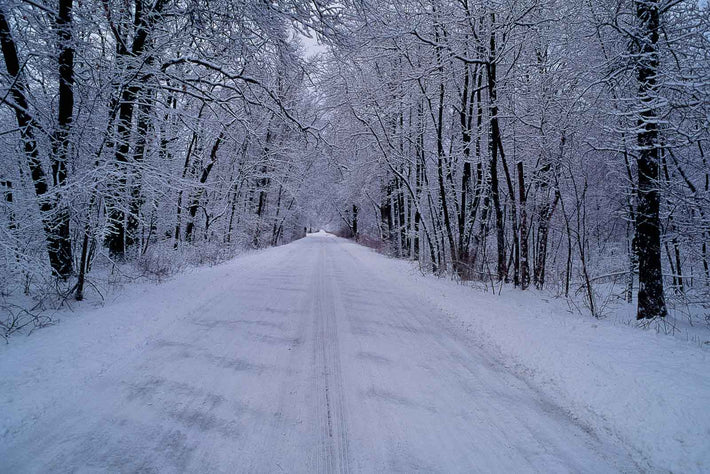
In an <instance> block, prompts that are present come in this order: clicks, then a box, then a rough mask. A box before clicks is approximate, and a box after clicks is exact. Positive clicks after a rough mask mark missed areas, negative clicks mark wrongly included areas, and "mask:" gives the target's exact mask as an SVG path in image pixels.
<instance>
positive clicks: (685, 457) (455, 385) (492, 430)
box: [0, 231, 710, 472]
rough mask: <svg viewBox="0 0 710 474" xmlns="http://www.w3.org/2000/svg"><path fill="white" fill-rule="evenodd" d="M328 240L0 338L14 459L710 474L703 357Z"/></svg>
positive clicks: (73, 466) (12, 466) (218, 467)
mask: <svg viewBox="0 0 710 474" xmlns="http://www.w3.org/2000/svg"><path fill="white" fill-rule="evenodd" d="M543 297H544V295H543V294H541V293H536V292H529V293H527V294H525V293H522V292H516V291H504V293H503V295H501V296H498V295H493V294H491V293H485V292H482V291H480V290H475V289H472V288H469V287H465V286H462V285H457V284H456V283H454V282H451V281H448V280H445V279H437V278H434V277H431V276H423V275H421V274H420V273H419V272H418V270H416V268H415V267H414V266H413V265H412V264H411V263H409V262H404V261H398V260H394V259H389V258H386V257H383V256H381V255H378V254H376V253H374V252H373V251H371V250H369V249H366V248H364V247H361V246H358V245H356V244H354V243H352V242H349V241H346V240H343V239H339V238H335V237H333V236H331V235H330V234H327V233H325V232H322V231H321V232H318V233H315V234H309V235H308V236H307V237H306V238H304V239H301V240H299V241H297V242H294V243H292V244H289V245H286V246H283V247H278V248H273V249H269V250H265V251H261V252H256V253H252V254H248V255H244V256H241V257H239V258H237V259H234V260H232V261H230V262H228V263H225V264H222V265H219V266H216V267H212V268H201V269H196V270H194V271H192V272H190V273H187V274H183V275H180V276H177V277H175V278H173V279H172V280H170V281H168V282H166V283H164V284H161V285H135V286H133V287H129V288H127V289H126V290H125V291H124V292H122V293H121V294H120V296H118V297H117V298H116V299H115V300H114V301H111V302H108V303H107V304H105V305H104V306H103V307H91V306H90V305H88V304H84V305H82V306H79V307H78V309H77V311H76V313H67V314H64V315H63V316H62V322H61V324H58V325H56V326H52V327H48V328H45V329H42V330H40V331H37V332H35V333H34V334H33V335H32V336H31V337H27V338H13V339H11V341H10V344H8V345H5V346H3V347H0V413H2V416H0V471H2V472H19V471H22V472H45V471H74V470H79V471H82V470H83V471H96V470H101V471H117V470H120V471H136V470H145V471H152V470H158V471H162V472H184V471H191V472H207V471H210V472H235V471H240V472H278V471H289V472H314V471H318V472H336V471H337V472H348V471H356V472H360V471H363V472H383V471H404V472H413V471H427V472H432V471H435V472H491V471H498V472H500V471H511V472H535V471H537V472H539V471H544V472H569V471H574V472H615V471H624V472H626V471H630V472H634V471H661V470H670V471H677V472H681V471H682V472H702V471H707V470H708V469H709V468H710V410H708V409H707V407H708V406H710V374H708V371H707V367H708V352H707V349H705V348H703V347H702V346H701V345H699V344H697V343H692V342H688V341H680V340H678V339H676V338H673V337H668V336H663V335H658V334H655V333H652V332H649V331H641V330H639V329H635V328H632V327H627V326H623V325H619V324H614V323H613V322H610V321H596V320H594V319H591V318H583V317H581V316H579V315H577V314H571V313H570V312H568V311H567V308H566V306H565V305H564V304H563V303H562V302H561V301H555V300H551V299H548V301H544V300H543Z"/></svg>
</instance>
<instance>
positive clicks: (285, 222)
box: [0, 0, 710, 335]
mask: <svg viewBox="0 0 710 474" xmlns="http://www.w3.org/2000/svg"><path fill="white" fill-rule="evenodd" d="M0 43H1V46H2V60H1V61H0V101H1V105H0V192H1V193H2V200H1V202H0V246H1V248H2V256H1V257H0V314H1V315H2V316H0V330H1V331H2V332H3V333H4V334H5V335H8V334H10V333H12V332H14V331H18V330H20V329H23V328H25V327H28V328H29V327H34V326H37V325H42V324H43V319H42V318H43V317H42V316H41V314H42V313H41V310H42V309H45V308H48V307H52V306H55V307H56V306H57V305H63V304H67V305H71V304H74V303H73V301H75V300H82V299H84V298H88V295H90V294H91V295H93V296H92V297H96V295H97V294H98V295H100V294H102V293H103V292H105V291H106V287H107V286H110V284H111V282H112V281H114V280H112V278H114V279H116V280H115V281H117V280H118V279H120V278H124V279H125V278H128V279H131V278H139V277H146V276H147V277H150V278H156V279H162V278H164V277H166V276H168V275H170V274H172V273H174V272H176V271H178V270H179V269H180V268H183V267H184V266H185V265H202V264H214V263H218V262H221V261H224V260H226V259H228V258H230V257H232V256H234V255H236V254H237V253H239V252H242V251H244V250H245V249H254V248H257V249H258V248H263V247H268V246H277V245H280V244H283V243H288V242H290V241H293V240H295V239H299V238H301V237H303V236H304V235H305V233H306V232H308V231H315V230H318V229H320V228H323V229H326V230H328V231H331V232H334V233H337V234H338V235H341V236H344V237H349V238H353V239H355V240H357V241H358V242H360V243H362V244H364V245H367V246H370V247H373V248H375V249H377V250H378V251H380V252H382V253H385V254H388V255H391V256H394V257H399V258H403V259H410V260H412V261H415V262H418V265H419V267H420V268H421V269H422V271H424V272H431V273H434V274H437V275H442V276H448V277H451V278H454V279H456V280H458V281H462V282H476V283H477V284H482V285H484V286H485V287H486V288H489V287H490V288H493V289H494V290H495V289H496V288H500V287H501V286H502V285H508V286H513V287H516V288H517V290H515V291H522V290H528V289H537V290H544V291H548V292H551V293H553V294H555V295H559V296H565V297H568V298H571V299H576V301H579V304H580V305H581V307H583V308H584V312H585V313H586V314H591V315H593V316H595V317H602V316H603V315H604V311H605V307H606V306H607V305H608V304H610V302H620V303H622V302H625V303H630V304H633V305H635V306H634V307H635V308H636V309H634V312H635V314H636V317H637V318H638V319H639V320H643V321H657V320H659V319H661V318H664V317H665V316H667V315H668V314H669V312H675V313H676V314H677V315H683V316H682V317H683V318H685V317H686V316H687V317H688V318H690V319H691V323H693V324H694V323H699V324H705V323H706V322H707V321H708V318H709V317H710V316H709V315H708V312H707V303H708V301H710V249H709V248H708V246H709V245H710V165H709V164H708V154H710V124H709V122H710V9H709V7H708V4H707V2H705V1H696V0H493V1H481V0H393V1H388V2H381V1H377V0H340V1H336V0H231V1H225V0H3V1H2V2H0ZM107 275H108V276H107ZM625 303H623V304H625ZM679 317H680V316H679Z"/></svg>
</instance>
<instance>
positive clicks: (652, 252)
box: [635, 0, 667, 319]
mask: <svg viewBox="0 0 710 474" xmlns="http://www.w3.org/2000/svg"><path fill="white" fill-rule="evenodd" d="M635 5H636V17H637V20H638V23H639V34H638V36H637V40H638V46H639V51H638V52H637V54H638V56H637V58H638V62H637V80H638V87H639V99H640V104H639V105H640V109H641V112H640V117H639V120H638V132H637V133H638V134H637V142H638V154H637V158H636V165H637V169H638V204H637V208H636V241H637V247H636V248H637V251H638V260H639V292H638V313H637V315H636V318H637V319H653V318H658V317H665V316H666V314H667V309H666V302H665V296H664V294H663V275H662V273H661V222H660V218H659V212H660V202H661V198H660V194H661V193H660V188H659V171H660V168H659V165H660V148H659V145H660V143H659V131H658V114H657V110H656V105H655V100H656V96H657V94H658V80H657V73H658V67H659V58H658V36H659V28H660V10H659V9H660V4H659V2H658V1H657V0H637V1H636V2H635Z"/></svg>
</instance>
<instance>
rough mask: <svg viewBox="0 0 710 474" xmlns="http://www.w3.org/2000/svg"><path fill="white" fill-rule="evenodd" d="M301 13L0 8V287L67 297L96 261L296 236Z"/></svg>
mask: <svg viewBox="0 0 710 474" xmlns="http://www.w3.org/2000/svg"><path fill="white" fill-rule="evenodd" d="M315 15H316V12H314V11H313V9H312V6H311V5H309V4H307V3H304V4H302V5H301V4H299V3H298V2H288V1H287V2H283V3H277V2H254V1H229V2H215V1H202V0H195V1H193V0H188V1H179V0H178V1H176V0H118V1H115V0H88V1H81V2H78V1H74V0H47V1H44V0H40V1H29V0H27V1H23V0H11V1H8V2H3V3H2V6H0V40H1V42H2V62H1V63H0V72H1V75H0V79H1V85H0V94H1V100H2V108H1V109H0V118H1V119H2V124H1V125H0V127H1V128H0V153H1V155H2V158H1V160H2V161H1V163H2V166H1V167H0V191H1V193H2V197H3V199H2V204H1V206H2V207H1V209H0V242H1V245H2V261H1V262H0V275H1V276H0V278H1V279H2V281H1V282H0V287H1V288H2V292H3V294H4V295H9V294H13V293H17V292H21V291H24V292H26V293H29V294H41V293H43V292H45V290H46V288H47V287H55V288H61V292H63V293H64V295H65V296H74V297H76V298H77V299H81V298H82V297H83V295H84V291H85V289H86V282H87V274H90V270H91V269H92V265H94V263H95V262H98V261H103V262H111V264H123V263H125V262H131V261H141V259H143V260H144V261H148V262H149V263H148V264H147V265H148V266H150V265H152V264H153V263H154V264H156V265H158V267H160V268H157V269H151V270H152V271H158V272H160V271H169V268H163V267H169V265H170V263H169V262H170V260H173V259H175V255H177V254H179V253H180V252H183V251H189V249H195V248H198V249H199V252H197V253H198V254H199V255H200V256H201V257H200V258H202V259H215V258H220V255H222V256H224V255H227V254H229V249H230V248H240V247H245V246H254V247H261V246H267V245H275V244H278V243H280V242H284V241H289V240H291V239H293V238H295V237H298V236H300V235H301V234H302V231H303V227H302V222H301V220H302V219H301V217H300V215H299V213H300V212H301V211H300V209H301V206H299V204H300V203H299V189H300V188H301V184H302V182H303V180H304V177H305V176H307V175H308V173H310V172H312V170H311V161H310V156H312V148H313V147H314V146H315V143H316V140H315V136H316V134H315V133H314V131H313V130H312V129H311V125H312V124H313V121H314V117H315V116H314V110H315V109H314V107H312V106H311V101H312V99H311V97H310V95H309V93H308V89H307V84H308V81H307V76H306V74H307V70H306V69H305V66H306V64H305V62H304V60H303V59H302V55H301V54H300V53H299V46H298V41H296V40H294V33H295V31H296V29H295V27H298V28H301V29H302V28H305V26H306V25H307V24H308V23H309V22H311V18H314V17H315ZM329 16H331V15H330V14H329V13H328V12H321V18H322V20H321V21H320V22H319V24H320V25H327V24H328V23H327V20H328V18H329ZM170 249H174V250H175V252H174V253H175V255H171V254H170V253H169V252H170ZM225 249H226V250H225ZM192 253H195V252H192ZM150 262H153V263H150ZM161 268H162V270H161Z"/></svg>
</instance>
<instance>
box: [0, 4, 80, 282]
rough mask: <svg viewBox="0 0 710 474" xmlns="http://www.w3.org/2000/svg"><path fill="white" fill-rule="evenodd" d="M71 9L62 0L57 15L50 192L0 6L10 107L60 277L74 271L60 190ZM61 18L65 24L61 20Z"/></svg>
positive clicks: (70, 77)
mask: <svg viewBox="0 0 710 474" xmlns="http://www.w3.org/2000/svg"><path fill="white" fill-rule="evenodd" d="M71 9H72V2H71V1H70V0H61V1H60V5H59V14H58V16H57V21H58V34H59V43H60V53H59V74H60V81H59V117H58V119H59V120H58V128H57V130H56V133H54V135H53V140H52V142H53V148H54V149H55V150H53V153H52V156H51V161H52V174H53V184H54V187H55V196H51V195H49V194H48V193H49V184H48V182H47V176H46V174H45V172H44V169H43V168H42V160H41V159H40V157H39V148H38V145H37V139H36V136H35V135H36V133H38V132H39V131H40V130H41V127H40V125H39V124H38V123H37V122H36V121H35V120H34V118H33V117H32V116H31V115H30V113H29V104H28V100H27V93H28V89H27V84H26V83H25V78H24V76H23V74H22V71H21V69H20V61H19V57H18V54H17V46H16V44H15V40H14V39H13V37H12V34H11V32H10V25H9V24H8V22H7V19H6V18H5V14H4V12H3V11H2V10H0V46H2V52H3V58H4V60H5V68H6V70H7V73H8V75H9V76H10V77H11V78H12V86H11V88H10V91H9V95H10V97H12V101H13V104H12V105H11V106H12V107H13V108H14V110H15V118H16V120H17V125H18V128H19V129H20V137H21V138H22V143H23V151H24V153H25V157H26V159H27V165H28V167H29V169H30V176H31V178H32V184H33V185H34V191H35V195H36V196H37V201H38V204H39V209H40V215H41V218H42V225H43V228H44V232H45V238H46V245H47V253H48V255H49V263H50V266H51V268H52V273H53V274H54V275H55V276H58V277H60V278H67V277H68V276H69V275H71V273H72V249H71V240H70V235H69V220H70V219H69V218H70V216H69V210H68V209H66V208H65V207H63V204H62V203H61V193H60V190H61V187H63V186H64V184H65V182H66V177H67V171H66V160H67V157H68V156H67V150H68V143H67V138H68V133H69V129H70V126H71V120H72V114H73V107H74V99H73V91H72V87H73V84H74V68H73V64H74V52H73V49H72V44H71ZM60 18H61V20H60ZM60 21H61V23H59V22H60Z"/></svg>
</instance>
